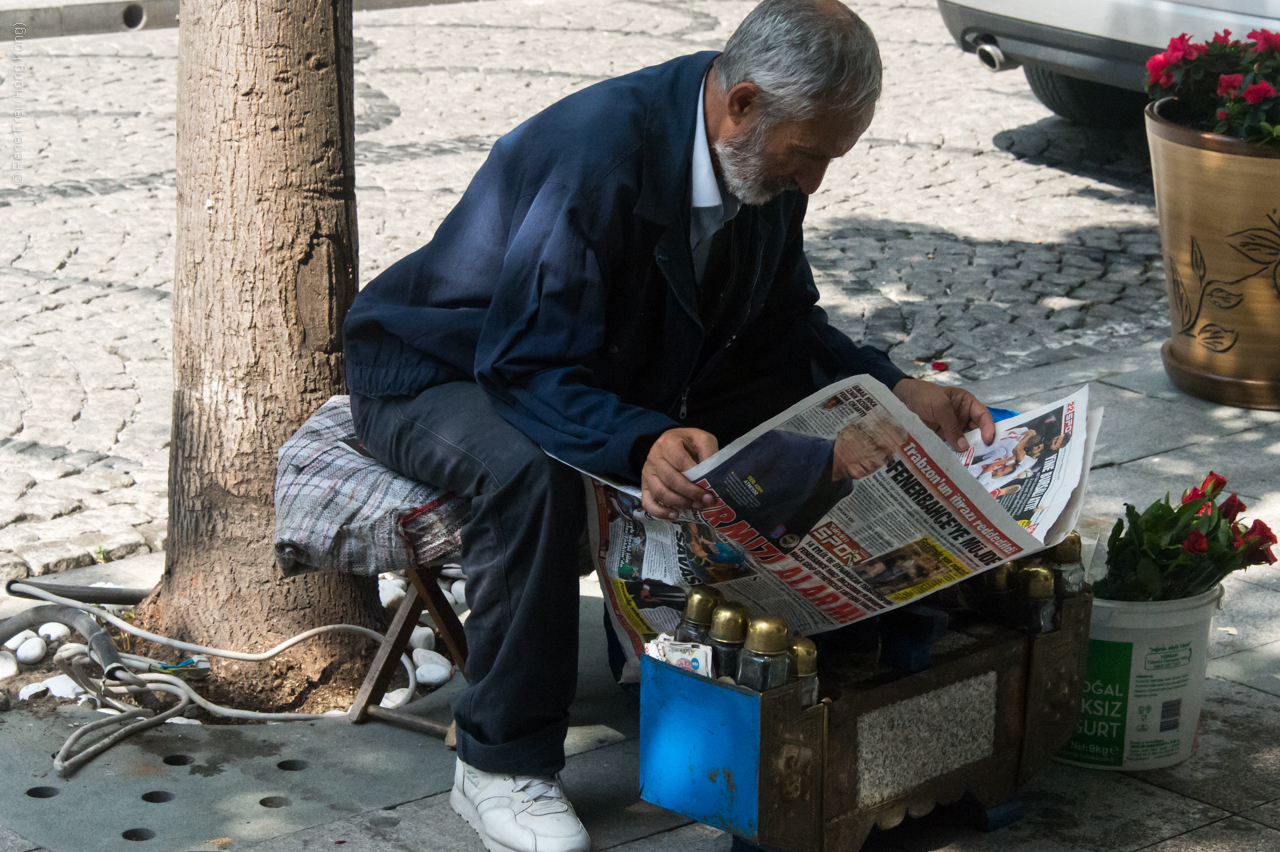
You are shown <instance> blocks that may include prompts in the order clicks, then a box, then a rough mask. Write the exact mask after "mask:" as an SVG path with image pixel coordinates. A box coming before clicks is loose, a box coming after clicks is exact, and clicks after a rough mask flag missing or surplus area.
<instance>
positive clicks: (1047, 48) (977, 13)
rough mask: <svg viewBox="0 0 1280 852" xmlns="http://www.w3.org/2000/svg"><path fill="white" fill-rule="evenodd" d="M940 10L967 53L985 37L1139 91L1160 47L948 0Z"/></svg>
mask: <svg viewBox="0 0 1280 852" xmlns="http://www.w3.org/2000/svg"><path fill="white" fill-rule="evenodd" d="M938 11H939V12H941V13H942V20H943V22H944V23H945V24H946V25H947V29H948V30H949V31H950V32H951V37H952V38H954V39H955V40H956V44H957V45H959V46H960V48H961V49H962V50H964V51H965V52H967V53H973V52H974V51H975V50H976V49H977V46H978V45H979V44H981V43H983V42H994V43H995V45H996V46H997V47H999V48H1000V51H1001V52H1002V53H1003V54H1004V55H1005V56H1006V57H1008V58H1010V59H1014V60H1016V61H1018V62H1021V63H1023V64H1025V65H1038V66H1040V67H1042V68H1048V69H1049V70H1050V71H1057V72H1058V73H1060V74H1066V75H1067V76H1069V77H1078V78H1080V79H1084V80H1093V81H1094V82H1096V83H1106V84H1107V85H1111V86H1119V87H1120V88H1122V89H1132V90H1133V91H1136V92H1140V91H1142V90H1143V87H1144V86H1145V85H1146V82H1147V72H1146V62H1147V60H1148V59H1150V58H1151V57H1152V56H1154V55H1155V54H1157V53H1159V52H1160V51H1159V50H1158V49H1155V48H1152V47H1149V46H1147V45H1143V44H1133V43H1131V42H1126V41H1116V40H1115V39H1110V38H1104V37H1102V36H1095V35H1088V34H1086V33H1079V32H1073V31H1072V30H1064V29H1059V28H1058V27H1051V26H1048V25H1046V24H1038V23H1034V22H1031V21H1023V20H1018V19H1017V18H1009V17H1005V16H1004V15H996V14H992V13H991V12H985V11H983V10H981V9H973V8H970V7H968V6H961V5H960V4H958V3H952V2H949V0H938Z"/></svg>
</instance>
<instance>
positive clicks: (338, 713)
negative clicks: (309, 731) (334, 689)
mask: <svg viewBox="0 0 1280 852" xmlns="http://www.w3.org/2000/svg"><path fill="white" fill-rule="evenodd" d="M320 715H321V716H345V715H347V711H346V710H326V711H324V712H323V713H321V714H320Z"/></svg>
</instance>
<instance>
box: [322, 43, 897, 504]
mask: <svg viewBox="0 0 1280 852" xmlns="http://www.w3.org/2000/svg"><path fill="white" fill-rule="evenodd" d="M715 56H716V54H715V53H711V52H704V53H698V54H694V55H692V56H685V57H681V58H679V59H674V60H671V61H670V62H666V63H664V64H662V65H658V66H655V67H652V68H646V69H644V70H641V71H637V72H635V73H632V74H627V75H625V76H622V77H617V78H615V79H612V80H608V81H605V82H603V83H598V84H596V85H594V86H591V87H589V88H587V89H583V90H582V91H580V92H577V93H575V94H573V95H570V96H569V97H567V98H565V99H564V100H562V101H560V102H558V103H556V104H553V105H552V106H550V107H549V108H547V109H546V110H544V111H542V112H541V113H539V114H537V115H535V116H534V117H533V118H531V119H529V120H528V121H526V122H524V123H523V124H521V125H520V126H519V127H517V128H516V129H515V130H513V131H511V132H510V133H508V134H507V135H506V136H504V137H502V138H501V139H499V140H498V141H497V142H496V143H495V144H494V146H493V150H492V151H491V152H490V153H489V157H488V159H487V160H486V161H485V163H484V165H483V166H482V167H481V168H480V170H479V171H478V172H477V173H476V175H475V177H474V178H473V179H472V181H471V185H470V186H469V187H468V189H467V191H466V193H465V194H464V195H463V197H462V199H461V200H460V201H459V202H458V205H457V207H455V208H454V209H453V211H452V212H451V213H450V214H449V215H448V216H447V217H446V218H445V220H444V221H443V222H441V224H440V227H439V228H438V229H437V231H436V234H435V236H434V238H433V239H432V240H431V242H429V243H428V244H427V245H425V246H423V247H422V248H421V249H419V250H418V251H416V252H414V253H413V254H411V255H409V256H407V257H405V258H403V259H401V260H400V261H398V262H397V263H395V264H394V265H392V266H391V267H389V268H388V269H387V270H385V271H384V272H383V273H382V274H381V275H379V276H378V277H377V278H376V279H374V281H373V282H371V283H370V284H369V286H368V287H366V288H365V289H364V290H363V291H361V292H360V293H359V295H357V297H356V300H355V303H354V304H353V305H352V307H351V310H350V312H349V313H348V314H347V318H346V323H345V325H344V327H343V336H344V345H345V350H346V359H347V381H348V385H349V387H350V390H351V391H352V392H353V393H358V394H363V395H365V396H394V395H407V394H416V393H418V392H420V391H422V390H424V389H425V388H428V387H431V386H434V385H437V384H442V383H445V382H452V381H476V382H479V383H480V385H481V386H482V387H483V388H484V389H485V390H486V391H487V392H488V394H489V396H490V397H491V398H492V400H493V403H494V406H495V408H496V410H497V411H498V412H499V414H501V416H502V417H503V418H505V419H506V420H508V421H509V422H511V423H512V424H513V425H515V426H516V427H517V428H519V429H520V430H521V431H523V432H524V433H525V434H526V435H528V436H529V437H530V438H532V439H533V440H534V441H536V442H537V443H538V444H540V445H541V446H543V447H544V448H545V449H547V450H548V451H549V452H551V453H553V454H554V455H556V456H557V457H559V458H561V459H563V460H565V461H567V462H569V463H570V464H573V465H576V466H578V467H581V468H583V469H586V470H591V471H595V472H598V473H602V474H605V475H608V476H612V477H615V478H618V479H623V480H631V481H634V480H635V479H637V478H638V474H639V471H638V470H637V469H636V466H635V463H634V459H633V453H632V447H633V445H634V444H635V443H636V441H637V440H638V439H652V437H653V436H655V435H657V434H659V433H661V432H664V431H666V430H667V429H671V428H674V427H676V426H679V425H680V423H679V422H677V419H676V418H677V417H679V416H680V415H679V412H680V410H681V408H682V401H683V400H686V399H688V397H689V396H691V395H693V396H695V397H696V395H697V394H698V393H699V392H700V391H701V390H703V389H705V388H707V386H708V382H712V381H714V382H720V383H723V382H725V381H727V380H731V379H726V376H732V375H734V372H733V371H734V370H736V371H737V374H738V375H741V376H743V377H749V376H759V375H761V374H762V373H768V374H770V375H772V376H775V377H776V380H777V381H778V382H782V383H784V384H786V385H787V386H788V387H790V386H794V387H795V388H796V398H797V399H798V398H800V396H803V395H804V393H807V392H809V391H812V390H816V389H817V388H819V387H821V386H823V385H825V384H827V383H829V382H831V381H834V380H835V379H837V378H840V377H842V376H848V375H853V374H857V373H870V374H871V375H873V376H875V377H876V378H878V379H880V380H881V381H883V382H884V383H885V384H887V385H889V386H890V387H892V385H893V384H894V383H895V382H896V381H897V380H898V379H900V378H901V377H902V375H903V374H902V372H901V371H899V370H898V369H897V368H895V367H894V366H893V365H892V364H891V363H890V362H889V360H888V358H887V357H886V356H885V355H884V353H882V352H879V351H877V350H875V349H872V348H870V347H857V346H854V344H853V343H852V342H851V341H850V340H849V339H848V338H847V337H845V336H844V335H843V334H841V333H840V332H839V331H837V330H835V329H833V328H832V327H831V326H829V325H828V324H827V320H826V314H825V313H824V312H823V311H822V310H821V309H820V308H818V307H817V304H816V303H817V300H818V292H817V289H816V288H815V287H814V284H813V276H812V273H811V271H810V269H809V263H808V261H807V260H806V259H805V256H804V250H803V244H802V235H801V225H802V222H803V220H804V211H805V202H806V198H805V196H804V194H803V193H801V192H799V191H791V192H786V193H783V194H782V195H781V196H780V197H778V198H777V199H774V200H773V201H771V202H769V203H768V204H765V205H761V206H758V207H750V206H744V207H743V208H742V210H741V212H740V213H739V214H738V218H737V219H735V220H734V223H732V224H733V225H734V226H735V227H736V228H738V229H739V230H738V231H737V233H743V234H746V235H748V239H747V241H746V245H745V246H740V248H739V250H738V253H737V256H738V258H739V259H740V260H741V262H742V263H743V264H746V265H745V266H744V268H743V269H742V270H741V274H744V275H746V276H747V277H746V279H745V280H746V281H749V282H750V284H749V288H748V289H747V291H746V292H749V294H750V295H749V297H748V298H747V299H745V300H744V302H743V304H741V305H739V306H737V310H738V313H737V315H736V316H734V317H731V318H730V321H729V332H728V334H727V337H725V336H724V335H717V337H722V338H723V339H722V340H720V341H717V344H716V345H715V347H714V348H715V351H714V352H713V351H708V350H710V349H711V348H712V347H711V346H704V339H705V337H706V335H705V331H704V329H703V325H702V322H701V320H700V319H699V315H698V299H697V287H696V284H695V280H694V274H693V263H692V260H691V255H690V249H689V215H690V213H689V201H690V192H691V190H690V186H689V181H690V178H689V174H690V163H691V159H692V151H693V137H694V130H695V126H694V121H695V117H696V116H695V113H696V110H697V102H698V90H699V87H700V86H701V84H702V78H703V75H704V74H705V72H706V70H707V67H708V66H709V65H710V63H711V61H712V60H713V59H714V58H715ZM739 220H741V221H739ZM727 370H728V372H726V371H727ZM774 413H776V412H772V411H762V412H761V413H760V418H759V419H760V420H764V419H765V418H766V417H768V416H770V415H772V414H774Z"/></svg>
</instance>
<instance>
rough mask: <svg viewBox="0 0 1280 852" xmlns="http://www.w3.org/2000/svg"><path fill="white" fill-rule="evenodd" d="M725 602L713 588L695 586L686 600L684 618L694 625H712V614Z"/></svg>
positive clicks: (717, 590) (718, 591)
mask: <svg viewBox="0 0 1280 852" xmlns="http://www.w3.org/2000/svg"><path fill="white" fill-rule="evenodd" d="M723 600H724V596H723V595H721V594H720V590H719V589H717V588H715V587H713V586H694V587H693V588H691V589H689V593H688V594H687V595H685V598H684V618H685V620H686V621H691V622H693V623H694V624H710V623H711V614H712V613H713V612H715V609H716V607H717V606H719V605H720V603H721V601H723Z"/></svg>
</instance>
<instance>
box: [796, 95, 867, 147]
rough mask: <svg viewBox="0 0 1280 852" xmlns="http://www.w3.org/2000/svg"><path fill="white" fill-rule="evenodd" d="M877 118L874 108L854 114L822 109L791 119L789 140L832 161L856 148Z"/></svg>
mask: <svg viewBox="0 0 1280 852" xmlns="http://www.w3.org/2000/svg"><path fill="white" fill-rule="evenodd" d="M874 117H875V108H874V107H872V108H869V109H865V110H862V111H861V112H857V113H853V114H850V113H848V112H845V111H843V110H823V111H821V112H819V113H818V114H817V115H815V116H813V117H812V118H810V119H807V120H805V121H796V122H788V124H787V129H788V130H789V131H790V132H789V133H788V134H787V135H788V142H789V143H790V144H791V145H793V146H795V147H797V148H800V149H802V150H804V151H805V152H806V153H811V154H815V155H818V156H822V157H826V158H827V159H832V160H833V159H835V158H836V157H843V156H844V155H845V154H847V153H848V152H849V150H850V149H851V148H853V146H854V144H855V143H856V142H857V141H858V138H859V137H861V136H862V134H863V133H866V132H867V128H868V127H870V126H871V119H872V118H874Z"/></svg>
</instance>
